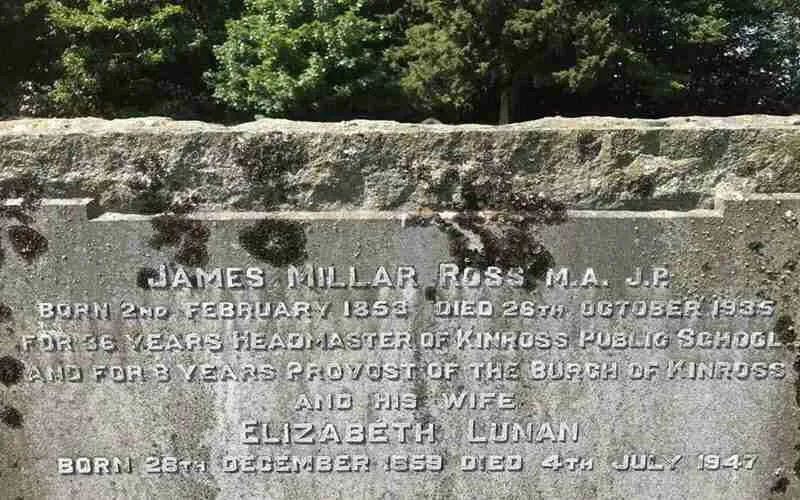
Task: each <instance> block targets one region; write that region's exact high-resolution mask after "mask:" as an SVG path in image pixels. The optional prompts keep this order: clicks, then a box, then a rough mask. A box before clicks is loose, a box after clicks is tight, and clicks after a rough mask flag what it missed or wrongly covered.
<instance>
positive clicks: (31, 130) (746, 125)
mask: <svg viewBox="0 0 800 500" xmlns="http://www.w3.org/2000/svg"><path fill="white" fill-rule="evenodd" d="M760 128H767V129H775V128H778V129H783V128H786V129H792V130H797V131H800V115H786V116H779V115H738V116H728V117H713V116H682V117H668V118H661V119H638V118H617V117H609V116H583V117H576V118H565V117H560V116H557V117H548V118H541V119H539V120H534V121H528V122H521V123H514V124H509V125H476V124H465V125H445V124H442V125H423V124H416V123H400V122H393V121H380V120H353V121H346V122H301V121H292V120H283V119H261V120H256V121H252V122H248V123H243V124H240V125H235V126H225V125H219V124H214V123H206V122H200V121H181V120H172V119H170V118H164V117H157V116H154V117H145V118H126V119H115V120H106V119H102V118H92V117H86V118H20V119H14V120H5V121H0V137H2V136H30V135H71V134H82V135H103V134H126V133H137V134H164V133H167V134H194V133H203V132H216V133H274V132H285V133H295V134H315V133H335V134H347V133H359V134H364V133H396V134H413V133H419V132H422V131H425V132H433V133H450V132H469V131H475V132H506V131H507V132H525V131H539V130H545V131H546V130H556V131H558V130H625V129H634V130H659V129H678V130H685V129H760Z"/></svg>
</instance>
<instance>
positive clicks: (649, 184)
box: [628, 175, 656, 198]
mask: <svg viewBox="0 0 800 500" xmlns="http://www.w3.org/2000/svg"><path fill="white" fill-rule="evenodd" d="M628 190H629V191H630V192H631V193H633V194H635V195H636V196H637V197H638V198H651V197H652V196H653V193H655V190H656V180H655V179H654V178H653V177H652V176H649V175H643V176H641V177H639V178H638V179H636V180H635V181H633V182H632V183H631V184H630V185H629V186H628Z"/></svg>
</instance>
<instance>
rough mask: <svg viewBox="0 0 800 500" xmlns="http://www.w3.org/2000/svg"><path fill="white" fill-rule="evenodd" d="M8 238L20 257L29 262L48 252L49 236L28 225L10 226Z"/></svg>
mask: <svg viewBox="0 0 800 500" xmlns="http://www.w3.org/2000/svg"><path fill="white" fill-rule="evenodd" d="M8 238H9V240H10V241H11V248H13V249H14V252H16V253H17V255H19V256H20V257H22V258H23V259H25V261H26V262H27V263H28V264H31V263H33V261H34V260H36V259H38V258H39V257H41V256H42V255H43V254H44V253H45V252H47V248H48V242H47V238H45V237H44V236H42V234H41V233H39V232H38V231H36V230H35V229H33V228H31V227H28V226H20V225H14V226H11V227H9V228H8Z"/></svg>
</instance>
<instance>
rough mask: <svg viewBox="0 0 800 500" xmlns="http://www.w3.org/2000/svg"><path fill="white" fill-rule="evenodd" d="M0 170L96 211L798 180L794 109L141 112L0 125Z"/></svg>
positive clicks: (682, 200)
mask: <svg viewBox="0 0 800 500" xmlns="http://www.w3.org/2000/svg"><path fill="white" fill-rule="evenodd" d="M0 172H2V174H0V179H8V178H10V177H14V176H24V175H29V176H30V175H34V176H36V177H38V178H39V179H40V180H41V181H42V182H43V183H44V185H45V192H44V195H45V196H47V197H92V198H96V199H97V200H98V202H99V203H100V205H101V206H102V207H103V209H105V210H109V211H122V212H133V213H158V212H161V211H163V210H167V209H169V207H171V206H175V205H176V204H184V203H187V202H188V203H192V204H197V205H200V206H202V207H204V208H208V209H236V210H294V209H297V210H317V211H318V210H352V209H368V210H411V209H416V208H420V207H424V208H430V209H433V210H462V209H474V208H480V209H504V208H507V207H508V206H509V203H510V200H511V198H513V197H518V196H525V195H527V194H529V193H540V192H541V193H543V194H545V195H546V196H548V197H550V198H553V199H556V200H559V201H562V202H564V203H566V204H567V206H568V207H570V208H576V209H627V210H653V209H670V210H689V209H693V208H711V207H712V205H713V199H714V198H715V197H718V196H728V195H731V196H735V195H746V194H749V193H758V192H786V191H800V116H766V115H754V116H734V117H725V118H717V117H676V118H664V119H658V120H639V119H622V118H610V117H581V118H561V117H556V118H544V119H541V120H537V121H533V122H526V123H518V124H512V125H506V126H485V125H458V126H451V125H421V124H400V123H395V122H385V121H377V122H372V121H352V122H342V123H309V122H292V121H288V120H258V121H255V122H250V123H245V124H242V125H237V126H233V127H226V126H222V125H214V124H206V123H202V122H182V121H173V120H170V119H166V118H159V117H148V118H136V119H126V120H102V119H97V118H78V119H20V120H10V121H2V122H0Z"/></svg>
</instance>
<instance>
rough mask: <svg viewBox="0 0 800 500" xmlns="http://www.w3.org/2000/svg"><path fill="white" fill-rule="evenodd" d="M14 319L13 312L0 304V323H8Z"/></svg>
mask: <svg viewBox="0 0 800 500" xmlns="http://www.w3.org/2000/svg"><path fill="white" fill-rule="evenodd" d="M13 317H14V311H12V310H11V308H10V307H8V306H7V305H5V304H0V323H8V322H10V321H11V320H12V319H13Z"/></svg>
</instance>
